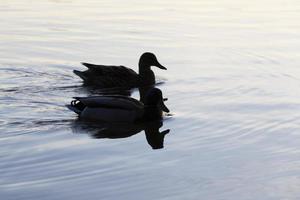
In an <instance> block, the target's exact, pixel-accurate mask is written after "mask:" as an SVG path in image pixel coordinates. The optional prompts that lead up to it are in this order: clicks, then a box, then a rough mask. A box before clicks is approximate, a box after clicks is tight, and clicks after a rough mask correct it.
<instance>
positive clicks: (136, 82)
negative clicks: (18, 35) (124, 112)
mask: <svg viewBox="0 0 300 200" xmlns="http://www.w3.org/2000/svg"><path fill="white" fill-rule="evenodd" d="M81 64H82V65H84V66H85V67H87V68H88V69H87V70H86V71H78V70H73V73H74V74H76V75H77V76H79V77H80V78H81V79H82V80H83V84H84V85H86V86H96V87H98V88H126V89H132V88H137V87H141V86H146V85H154V84H155V75H154V73H153V71H152V70H151V66H155V67H158V68H160V69H163V70H167V68H166V67H164V66H163V65H161V64H160V63H159V62H158V60H157V58H156V56H155V55H154V54H153V53H151V52H145V53H143V54H142V55H141V57H140V60H139V63H138V65H139V73H136V72H135V71H134V70H132V69H130V68H128V67H125V66H113V65H96V64H90V63H85V62H83V63H81Z"/></svg>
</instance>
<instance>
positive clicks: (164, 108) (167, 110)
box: [161, 101, 170, 113]
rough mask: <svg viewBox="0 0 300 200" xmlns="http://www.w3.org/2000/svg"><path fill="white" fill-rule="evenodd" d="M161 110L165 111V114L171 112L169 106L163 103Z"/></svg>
mask: <svg viewBox="0 0 300 200" xmlns="http://www.w3.org/2000/svg"><path fill="white" fill-rule="evenodd" d="M161 109H162V110H163V111H164V112H167V113H168V112H170V110H169V108H167V106H166V105H165V104H164V102H163V101H162V102H161Z"/></svg>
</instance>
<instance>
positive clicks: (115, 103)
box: [74, 95, 144, 112]
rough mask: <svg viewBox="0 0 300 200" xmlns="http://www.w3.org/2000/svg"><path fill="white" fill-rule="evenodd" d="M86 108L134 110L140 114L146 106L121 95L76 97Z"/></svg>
mask: <svg viewBox="0 0 300 200" xmlns="http://www.w3.org/2000/svg"><path fill="white" fill-rule="evenodd" d="M74 99H76V100H78V101H80V102H81V103H82V104H84V105H85V106H86V107H90V108H99V107H102V108H112V109H123V110H134V111H138V112H140V111H141V110H143V108H144V104H143V103H141V102H140V101H138V100H136V99H133V98H131V97H126V96H121V95H107V96H92V97H74Z"/></svg>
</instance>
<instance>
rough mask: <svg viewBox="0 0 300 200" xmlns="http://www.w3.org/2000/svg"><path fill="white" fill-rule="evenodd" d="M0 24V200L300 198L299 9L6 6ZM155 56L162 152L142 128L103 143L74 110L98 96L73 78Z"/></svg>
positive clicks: (227, 2)
mask: <svg viewBox="0 0 300 200" xmlns="http://www.w3.org/2000/svg"><path fill="white" fill-rule="evenodd" d="M0 16H1V17H0V52H1V56H0V102H1V104H0V125H1V126H0V196H1V199H5V200H15V199H23V200H24V199H26V200H27V199H47V200H58V199H145V200H148V199H149V200H150V199H151V200H152V199H164V200H167V199H172V200H173V199H193V200H194V199H214V200H221V199H222V200H224V199H226V200H227V199H228V200H229V199H230V200H244V199H251V200H252V199H253V200H254V199H267V200H269V199H270V200H273V199H276V200H277V199H299V197H300V132H299V130H300V112H299V111H300V100H299V99H300V92H299V86H300V68H299V66H300V53H299V52H300V35H299V33H300V24H299V21H300V2H299V1H297V0H275V1H273V0H272V1H271V0H254V1H247V2H246V1H240V2H238V1H234V0H216V1H208V0H197V1H196V0H187V1H179V0H173V1H170V0H166V1H156V0H153V1H149V2H147V1H134V0H132V1H126V2H125V1H121V0H102V1H97V0H84V1H83V0H52V1H47V0H41V1H32V0H11V1H5V0H2V1H1V6H0ZM145 51H151V52H154V53H155V54H156V55H157V57H158V60H159V61H160V62H161V63H162V64H163V65H165V66H166V67H167V68H168V71H162V70H159V69H155V72H156V74H157V75H158V76H159V78H160V79H162V80H165V83H164V84H162V85H160V86H159V87H160V88H161V89H162V91H163V93H164V96H165V97H168V98H169V100H168V101H167V105H168V107H169V108H170V110H171V112H172V114H173V116H171V117H167V118H166V120H165V121H164V124H163V126H162V127H161V128H160V131H161V132H162V131H164V130H167V129H170V132H169V134H167V135H166V136H165V139H164V148H163V149H159V150H153V149H152V147H151V146H150V145H149V144H148V141H147V140H146V135H145V133H144V131H141V130H142V128H140V127H137V128H136V130H137V132H139V131H140V133H137V134H134V133H135V132H133V133H132V134H134V135H133V136H132V137H126V138H124V139H103V138H102V139H95V138H94V137H95V133H93V132H92V131H91V130H90V129H91V127H89V126H86V125H83V124H81V123H79V122H78V121H76V115H75V114H74V113H72V112H70V111H69V110H67V109H66V107H65V104H67V103H69V102H70V100H71V97H73V96H88V95H91V91H90V90H89V89H86V88H83V87H81V81H80V80H79V78H78V77H76V76H75V75H73V74H72V70H73V69H77V70H83V69H84V67H83V66H81V65H80V62H82V61H85V62H91V63H99V64H117V65H119V64H122V65H125V66H129V67H131V68H133V69H135V70H136V69H137V62H138V58H139V56H140V55H141V54H142V53H143V52H145ZM133 96H134V97H137V96H138V92H137V91H134V93H133ZM158 128H159V126H158V127H157V129H158Z"/></svg>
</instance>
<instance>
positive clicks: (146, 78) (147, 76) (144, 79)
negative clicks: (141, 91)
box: [139, 62, 155, 85]
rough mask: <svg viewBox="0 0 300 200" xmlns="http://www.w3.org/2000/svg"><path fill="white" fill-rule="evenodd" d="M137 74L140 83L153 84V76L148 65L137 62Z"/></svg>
mask: <svg viewBox="0 0 300 200" xmlns="http://www.w3.org/2000/svg"><path fill="white" fill-rule="evenodd" d="M139 75H140V81H141V85H153V84H154V83H155V76H154V73H153V71H152V70H151V68H150V66H148V65H145V64H144V63H142V62H139Z"/></svg>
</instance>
